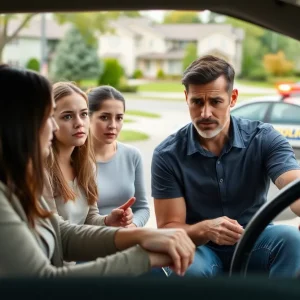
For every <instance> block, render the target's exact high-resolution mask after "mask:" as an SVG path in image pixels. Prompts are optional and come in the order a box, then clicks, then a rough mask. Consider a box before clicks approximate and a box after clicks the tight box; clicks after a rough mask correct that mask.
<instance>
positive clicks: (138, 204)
mask: <svg viewBox="0 0 300 300" xmlns="http://www.w3.org/2000/svg"><path fill="white" fill-rule="evenodd" d="M88 100H89V101H88V103H89V113H90V120H91V136H92V138H93V145H94V152H95V156H96V161H97V187H98V191H99V199H98V208H99V211H100V214H109V213H111V212H112V211H113V209H114V208H115V207H118V206H120V205H121V204H123V203H124V202H125V201H126V200H127V199H129V198H131V197H135V198H136V201H135V203H134V205H133V206H132V211H133V221H132V224H130V225H128V226H127V227H142V226H145V225H146V223H147V221H148V219H149V216H150V209H149V204H148V200H147V195H146V189H145V182H144V171H143V162H142V156H141V153H140V151H139V150H138V149H137V148H135V147H133V146H131V145H128V144H124V143H121V142H119V141H117V139H118V135H119V133H120V132H121V130H122V126H123V119H124V114H125V99H124V97H123V95H122V94H121V93H120V92H119V91H118V90H116V89H115V88H113V87H111V86H99V87H96V88H93V89H91V90H90V91H89V92H88Z"/></svg>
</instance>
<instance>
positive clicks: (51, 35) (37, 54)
mask: <svg viewBox="0 0 300 300" xmlns="http://www.w3.org/2000/svg"><path fill="white" fill-rule="evenodd" d="M18 25H19V21H18V20H11V21H10V22H9V27H8V35H9V36H10V35H11V34H12V33H13V32H14V31H15V29H16V28H17V26H18ZM41 28H42V24H41V18H40V15H38V16H36V17H34V18H33V19H32V20H31V22H30V23H29V24H28V25H27V26H26V27H24V28H23V29H22V30H21V31H20V32H19V34H18V36H17V38H15V39H14V40H12V41H11V42H10V43H9V44H7V45H6V46H5V48H4V51H3V61H4V62H5V63H8V64H10V65H13V66H20V67H24V66H26V64H27V62H28V60H29V59H31V58H36V59H37V60H39V61H40V60H41V55H42V49H41V32H42V30H41ZM66 29H67V26H61V25H59V24H57V23H56V22H55V21H54V20H52V19H50V18H47V19H46V30H45V31H46V38H47V50H48V51H47V52H48V60H49V59H51V56H52V55H53V54H54V51H55V47H56V45H57V44H58V43H59V41H60V40H61V39H62V38H63V37H64V34H65V32H66Z"/></svg>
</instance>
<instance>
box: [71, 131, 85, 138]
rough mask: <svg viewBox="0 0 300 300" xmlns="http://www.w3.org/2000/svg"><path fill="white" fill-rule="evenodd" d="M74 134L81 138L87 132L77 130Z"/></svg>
mask: <svg viewBox="0 0 300 300" xmlns="http://www.w3.org/2000/svg"><path fill="white" fill-rule="evenodd" d="M73 136H75V137H77V138H81V137H84V136H85V133H84V132H83V131H79V132H76V133H75V134H73Z"/></svg>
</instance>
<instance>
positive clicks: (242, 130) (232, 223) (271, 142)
mask: <svg viewBox="0 0 300 300" xmlns="http://www.w3.org/2000/svg"><path fill="white" fill-rule="evenodd" d="M234 75H235V72H234V69H233V68H232V66H231V65H230V64H228V63H227V62H226V61H225V60H223V59H220V58H217V57H214V56H210V55H209V56H204V57H202V58H199V59H198V60H196V61H194V62H193V63H192V64H191V65H190V66H189V67H188V68H187V69H186V70H185V72H184V74H183V78H182V84H183V85H184V87H185V98H186V103H187V106H188V108H189V112H190V116H191V121H192V122H191V123H190V124H188V125H186V126H185V127H183V128H181V129H180V130H179V131H178V132H176V133H175V134H173V135H171V136H169V137H167V138H166V139H165V140H164V141H163V142H162V143H161V144H160V145H159V146H157V147H156V149H155V150H154V154H153V160H152V171H151V172H152V196H153V197H154V203H155V212H156V218H157V224H158V227H160V228H173V227H180V228H184V229H185V230H186V231H187V233H188V234H189V236H190V237H191V238H192V240H193V241H194V243H195V244H196V245H197V246H198V247H197V251H196V255H195V259H194V263H193V264H192V265H191V266H190V267H189V269H188V271H187V273H186V274H187V275H193V276H205V277H211V276H216V275H220V274H222V273H225V272H228V270H229V267H230V262H231V259H232V255H233V252H234V248H235V245H236V243H237V242H238V241H239V239H240V238H241V235H242V234H243V232H244V228H245V226H246V225H247V223H248V222H249V220H250V219H251V218H252V216H253V215H254V214H255V213H256V212H257V210H258V209H259V208H260V207H261V206H262V205H263V204H264V203H265V202H266V200H267V193H268V189H269V185H270V179H271V180H272V181H273V182H274V183H275V184H276V186H277V187H278V188H279V189H281V188H283V187H284V186H286V185H287V184H289V183H290V182H292V181H294V180H295V179H297V178H300V167H299V164H298V162H297V161H296V159H295V155H294V152H293V150H292V148H291V146H290V144H289V143H288V141H287V140H286V139H285V138H284V137H283V136H282V135H281V134H280V133H278V132H277V131H276V130H275V129H274V128H273V127H272V126H271V125H269V124H265V123H262V122H258V121H250V120H246V119H241V118H235V117H233V116H230V109H231V108H232V107H234V106H235V104H236V101H237V98H238V91H237V89H234V88H233V83H234ZM291 208H292V210H293V211H294V212H295V213H296V214H297V215H300V204H299V201H296V202H295V203H294V204H293V205H292V206H291ZM248 270H249V271H252V272H264V273H265V274H267V275H269V276H274V277H275V276H277V277H279V276H282V277H286V276H294V275H296V273H297V271H299V270H300V234H299V232H298V229H297V228H296V227H292V226H286V225H272V224H270V225H269V226H267V227H266V229H265V230H264V232H263V233H262V234H261V236H260V237H259V238H258V240H257V242H256V244H255V246H254V248H253V251H252V255H251V258H250V262H249V267H248Z"/></svg>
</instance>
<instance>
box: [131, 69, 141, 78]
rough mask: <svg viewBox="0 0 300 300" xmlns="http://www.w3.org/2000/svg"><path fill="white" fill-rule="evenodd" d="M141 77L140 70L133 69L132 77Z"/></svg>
mask: <svg viewBox="0 0 300 300" xmlns="http://www.w3.org/2000/svg"><path fill="white" fill-rule="evenodd" d="M143 77H144V74H143V72H142V70H140V69H136V70H134V72H133V75H132V78H134V79H139V78H143Z"/></svg>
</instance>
